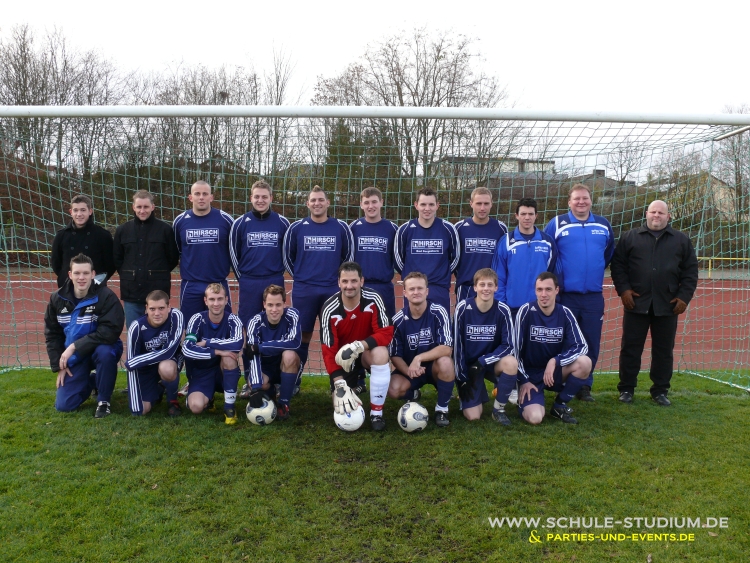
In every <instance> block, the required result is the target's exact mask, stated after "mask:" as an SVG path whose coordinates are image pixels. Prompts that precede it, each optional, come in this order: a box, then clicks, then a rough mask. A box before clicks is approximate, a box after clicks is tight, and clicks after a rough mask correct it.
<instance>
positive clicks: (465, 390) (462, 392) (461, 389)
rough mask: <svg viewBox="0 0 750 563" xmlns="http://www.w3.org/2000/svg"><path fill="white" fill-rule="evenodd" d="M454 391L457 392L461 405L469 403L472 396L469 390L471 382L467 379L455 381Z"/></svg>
mask: <svg viewBox="0 0 750 563" xmlns="http://www.w3.org/2000/svg"><path fill="white" fill-rule="evenodd" d="M456 389H457V390H458V398H459V399H461V402H462V403H466V402H467V401H470V400H471V398H472V397H473V396H474V393H473V392H472V389H471V381H470V380H468V379H467V380H464V381H461V380H460V379H456Z"/></svg>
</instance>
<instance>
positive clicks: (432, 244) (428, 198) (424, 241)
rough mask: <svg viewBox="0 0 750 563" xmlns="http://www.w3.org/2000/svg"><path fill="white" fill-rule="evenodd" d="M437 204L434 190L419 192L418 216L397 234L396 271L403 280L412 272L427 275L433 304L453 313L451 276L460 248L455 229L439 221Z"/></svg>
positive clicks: (428, 189) (427, 189)
mask: <svg viewBox="0 0 750 563" xmlns="http://www.w3.org/2000/svg"><path fill="white" fill-rule="evenodd" d="M438 205H439V204H438V200H437V192H435V190H433V189H432V188H422V189H421V190H419V192H417V201H415V202H414V207H415V208H416V209H417V211H418V212H419V217H418V218H417V219H412V220H411V221H408V222H406V223H404V224H403V225H401V226H400V227H399V228H398V232H397V233H396V242H395V257H396V270H398V272H399V273H400V274H401V278H402V279H403V278H405V277H406V276H408V275H409V273H410V272H412V271H417V272H423V273H424V274H425V275H427V279H428V280H430V295H431V299H432V301H433V303H438V304H439V305H442V306H443V307H444V308H445V310H446V311H450V309H451V297H450V287H451V274H452V273H453V272H454V271H455V270H456V266H457V265H458V261H459V259H460V258H461V245H460V243H459V240H458V233H456V228H455V227H454V226H453V225H452V224H451V223H449V222H448V221H446V220H445V219H438V218H437V210H438Z"/></svg>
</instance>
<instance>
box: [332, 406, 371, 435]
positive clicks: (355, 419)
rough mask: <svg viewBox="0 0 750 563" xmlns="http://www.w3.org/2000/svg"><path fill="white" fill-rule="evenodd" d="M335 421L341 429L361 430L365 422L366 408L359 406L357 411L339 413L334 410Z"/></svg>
mask: <svg viewBox="0 0 750 563" xmlns="http://www.w3.org/2000/svg"><path fill="white" fill-rule="evenodd" d="M333 421H334V422H335V423H336V426H338V427H339V428H340V429H341V430H343V431H345V432H354V431H355V430H359V429H360V428H361V427H362V425H363V424H364V423H365V409H363V408H362V406H359V407H358V408H357V410H356V411H354V412H350V413H346V414H339V413H337V412H336V411H334V412H333Z"/></svg>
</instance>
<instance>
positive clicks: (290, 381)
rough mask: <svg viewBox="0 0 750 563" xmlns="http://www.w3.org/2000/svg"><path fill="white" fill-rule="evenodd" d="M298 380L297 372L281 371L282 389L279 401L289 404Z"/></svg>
mask: <svg viewBox="0 0 750 563" xmlns="http://www.w3.org/2000/svg"><path fill="white" fill-rule="evenodd" d="M296 381H297V374H296V373H288V372H285V371H282V372H281V389H280V390H279V403H281V404H282V405H288V404H289V401H290V400H291V399H292V393H293V392H294V384H295V382H296Z"/></svg>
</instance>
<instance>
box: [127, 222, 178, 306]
mask: <svg viewBox="0 0 750 563" xmlns="http://www.w3.org/2000/svg"><path fill="white" fill-rule="evenodd" d="M179 261H180V253H179V251H178V250H177V243H176V242H175V239H174V231H173V230H172V226H171V225H170V224H168V223H165V222H164V221H161V220H159V219H157V218H156V217H154V214H153V213H152V214H151V216H150V217H149V218H148V219H146V220H145V221H141V220H140V219H138V217H135V218H134V219H131V220H130V221H128V222H127V223H123V224H122V225H120V226H119V227H117V231H116V232H115V239H114V263H115V267H116V268H117V271H118V272H120V297H121V298H122V300H123V301H133V302H135V303H145V302H146V296H147V295H148V294H149V293H151V292H152V291H154V290H156V289H161V290H162V291H164V292H166V293H167V295H169V294H170V288H171V285H172V282H171V273H172V270H173V269H174V267H175V266H177V263H178V262H179Z"/></svg>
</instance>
